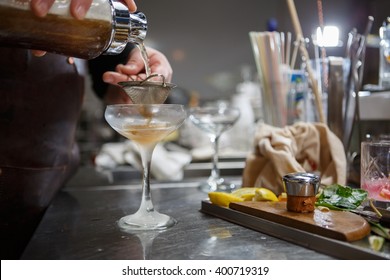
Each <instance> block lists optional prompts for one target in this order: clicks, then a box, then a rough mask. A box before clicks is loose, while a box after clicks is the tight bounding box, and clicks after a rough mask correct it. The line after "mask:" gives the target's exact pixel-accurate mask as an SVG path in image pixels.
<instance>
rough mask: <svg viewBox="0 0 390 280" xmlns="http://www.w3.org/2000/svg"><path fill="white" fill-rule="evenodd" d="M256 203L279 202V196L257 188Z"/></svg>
mask: <svg viewBox="0 0 390 280" xmlns="http://www.w3.org/2000/svg"><path fill="white" fill-rule="evenodd" d="M254 200H255V201H279V199H278V198H277V196H276V195H275V194H274V193H273V192H272V191H271V190H269V189H266V188H257V189H256V192H255V197H254Z"/></svg>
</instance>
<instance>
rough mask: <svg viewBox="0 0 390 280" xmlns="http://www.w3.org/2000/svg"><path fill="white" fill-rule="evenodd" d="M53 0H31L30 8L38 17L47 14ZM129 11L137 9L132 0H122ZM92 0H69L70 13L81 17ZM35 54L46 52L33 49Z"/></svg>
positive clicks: (40, 54)
mask: <svg viewBox="0 0 390 280" xmlns="http://www.w3.org/2000/svg"><path fill="white" fill-rule="evenodd" d="M54 1H55V0H31V10H32V11H33V13H34V14H35V15H36V16H38V17H44V16H46V15H47V13H48V11H49V10H50V8H51V6H52V5H53V3H54ZM124 2H125V4H126V5H127V7H128V8H129V11H130V12H131V13H134V12H135V11H136V10H137V6H136V4H135V2H134V0H124ZM91 4H92V0H71V2H70V13H71V15H72V16H73V17H74V18H76V19H83V18H84V17H85V15H86V13H87V12H88V10H89V8H90V7H91ZM32 52H33V54H34V55H35V56H43V55H44V54H45V53H46V52H45V51H39V50H33V51H32Z"/></svg>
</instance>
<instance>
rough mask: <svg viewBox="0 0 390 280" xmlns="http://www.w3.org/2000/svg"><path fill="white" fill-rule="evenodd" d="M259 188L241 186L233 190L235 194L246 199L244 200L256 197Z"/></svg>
mask: <svg viewBox="0 0 390 280" xmlns="http://www.w3.org/2000/svg"><path fill="white" fill-rule="evenodd" d="M256 189H257V188H248V187H244V188H239V189H236V190H234V191H233V192H232V194H233V195H236V196H239V197H241V198H243V199H244V201H251V200H253V198H254V197H255V193H256Z"/></svg>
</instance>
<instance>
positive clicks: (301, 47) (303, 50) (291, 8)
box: [287, 0, 326, 123]
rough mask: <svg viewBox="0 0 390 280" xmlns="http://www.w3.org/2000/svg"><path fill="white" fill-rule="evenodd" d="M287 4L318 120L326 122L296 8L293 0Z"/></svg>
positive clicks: (288, 0) (289, 0)
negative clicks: (304, 61) (312, 94)
mask: <svg viewBox="0 0 390 280" xmlns="http://www.w3.org/2000/svg"><path fill="white" fill-rule="evenodd" d="M287 5H288V9H289V11H290V16H291V20H292V23H293V26H294V30H295V33H296V37H297V41H298V42H299V50H300V52H301V55H302V57H303V58H304V59H305V60H306V62H307V63H306V70H307V73H308V75H309V79H310V82H311V86H312V90H313V93H314V98H315V101H316V102H315V103H316V107H317V110H318V116H319V119H320V122H322V123H326V121H325V116H324V110H323V108H322V97H321V95H322V94H321V92H320V91H319V89H318V85H317V81H316V79H315V77H314V75H313V70H312V68H311V65H310V63H309V61H310V57H309V53H308V52H307V49H306V46H305V44H303V43H302V39H303V33H302V28H301V24H300V22H299V18H298V14H297V10H296V8H295V3H294V0H287Z"/></svg>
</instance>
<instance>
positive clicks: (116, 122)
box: [105, 104, 187, 232]
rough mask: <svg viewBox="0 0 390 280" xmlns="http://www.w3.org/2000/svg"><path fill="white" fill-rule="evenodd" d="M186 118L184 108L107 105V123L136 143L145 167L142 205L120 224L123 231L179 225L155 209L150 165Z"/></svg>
mask: <svg viewBox="0 0 390 280" xmlns="http://www.w3.org/2000/svg"><path fill="white" fill-rule="evenodd" d="M186 116H187V115H186V111H185V109H184V107H183V105H178V104H150V105H144V104H131V105H130V104H126V105H109V106H107V108H106V111H105V118H106V120H107V122H108V123H109V125H110V126H111V127H112V128H113V129H114V130H116V131H117V132H118V133H119V134H121V135H123V136H124V137H126V138H128V139H130V140H132V141H134V142H135V143H136V145H137V147H138V150H139V153H140V155H141V160H142V167H143V179H142V200H141V204H140V207H139V209H138V211H137V212H136V213H134V214H131V215H128V216H125V217H122V218H121V219H120V220H119V222H118V225H119V227H120V228H121V229H122V230H123V231H128V232H133V231H136V230H162V229H166V228H169V227H171V226H173V225H175V224H176V220H175V219H174V218H172V217H170V216H168V215H165V214H161V213H159V212H158V211H156V210H155V209H154V206H153V203H152V197H151V192H150V165H151V160H152V154H153V150H154V148H155V146H156V145H157V143H158V142H159V141H161V140H162V139H164V138H165V137H166V136H167V135H169V134H170V133H171V132H173V131H174V130H176V129H177V128H178V127H179V126H180V125H181V124H182V123H183V122H184V120H185V119H186Z"/></svg>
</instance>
